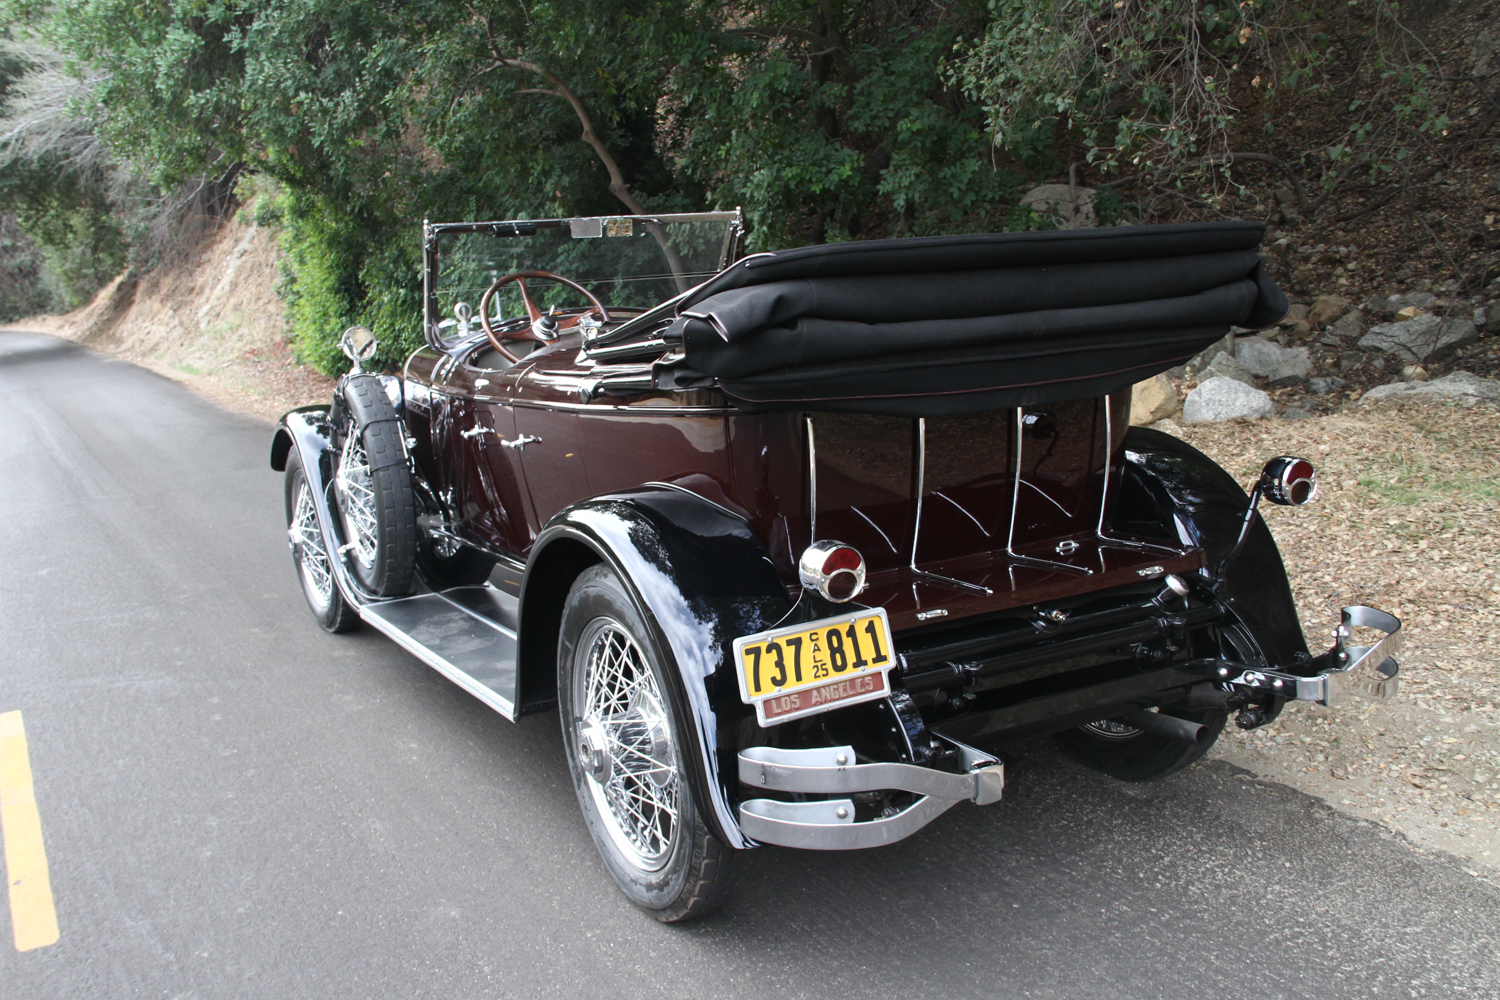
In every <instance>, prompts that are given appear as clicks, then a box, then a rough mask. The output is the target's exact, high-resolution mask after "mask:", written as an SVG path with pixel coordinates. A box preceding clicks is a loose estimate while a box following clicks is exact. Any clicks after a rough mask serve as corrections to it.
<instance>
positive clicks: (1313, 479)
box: [1260, 455, 1318, 507]
mask: <svg viewBox="0 0 1500 1000" xmlns="http://www.w3.org/2000/svg"><path fill="white" fill-rule="evenodd" d="M1260 476H1261V478H1260V485H1261V493H1262V494H1263V495H1264V496H1265V498H1266V499H1267V500H1269V501H1271V502H1272V503H1277V504H1281V505H1282V506H1284V507H1300V506H1301V505H1302V504H1305V503H1307V502H1308V501H1309V500H1311V499H1312V498H1313V497H1315V496H1317V495H1318V472H1317V470H1316V469H1314V468H1313V464H1312V463H1311V462H1309V461H1308V460H1307V459H1305V458H1297V457H1295V456H1293V455H1282V456H1281V457H1280V458H1273V459H1271V460H1270V461H1269V462H1267V463H1266V467H1265V471H1263V472H1262V473H1261V474H1260Z"/></svg>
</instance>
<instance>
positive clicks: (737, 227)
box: [422, 208, 745, 352]
mask: <svg viewBox="0 0 1500 1000" xmlns="http://www.w3.org/2000/svg"><path fill="white" fill-rule="evenodd" d="M615 219H620V220H628V221H630V222H639V223H642V224H644V225H647V226H651V225H660V224H668V223H674V222H727V223H728V224H729V225H727V226H726V227H725V232H724V245H723V248H722V250H721V252H720V254H719V261H718V265H719V270H720V271H722V270H723V269H724V268H726V267H728V266H729V265H730V264H732V263H734V261H735V260H736V259H737V257H738V253H739V243H740V239H741V238H742V237H743V236H744V232H745V217H744V213H743V212H741V210H740V209H738V208H736V209H735V210H734V211H732V212H676V213H662V214H659V215H590V216H577V217H574V218H560V219H505V220H499V221H492V222H431V221H427V220H423V223H422V313H423V316H422V329H423V332H424V333H425V335H426V338H427V343H428V345H429V346H431V347H432V348H433V349H434V350H437V351H443V352H447V351H450V350H452V349H453V348H454V347H455V346H457V345H458V344H460V343H464V342H467V341H469V340H471V339H473V337H472V335H470V336H467V337H460V338H456V339H454V340H445V339H444V338H443V336H442V334H441V332H440V331H439V329H438V324H439V323H441V322H442V320H443V318H444V317H443V316H442V315H440V314H439V309H438V295H437V277H438V268H439V266H440V264H441V261H440V260H439V253H438V243H439V239H440V238H441V237H443V236H445V235H450V234H460V233H491V234H493V235H495V236H500V237H504V236H530V235H533V234H534V233H536V232H537V231H539V230H544V229H571V230H573V232H574V233H575V238H586V237H579V236H577V234H578V232H579V230H580V229H583V230H584V231H587V229H589V228H591V227H598V228H602V227H603V226H604V225H606V224H607V223H608V222H610V221H611V220H615ZM680 297H681V294H679V295H678V296H675V298H680ZM667 301H671V299H668V300H667ZM652 305H653V307H654V306H656V305H658V304H657V303H653V304H652Z"/></svg>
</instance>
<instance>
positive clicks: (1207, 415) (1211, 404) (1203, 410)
mask: <svg viewBox="0 0 1500 1000" xmlns="http://www.w3.org/2000/svg"><path fill="white" fill-rule="evenodd" d="M1275 413H1276V404H1274V403H1272V402H1271V397H1270V396H1269V395H1268V394H1267V393H1264V392H1261V391H1260V390H1259V389H1255V388H1252V387H1251V386H1248V385H1246V384H1245V383H1243V382H1236V381H1235V380H1234V379H1232V378H1225V377H1224V376H1222V375H1219V376H1215V377H1214V378H1211V379H1209V380H1208V381H1207V382H1204V383H1203V384H1201V385H1199V386H1198V388H1196V389H1194V390H1193V391H1192V392H1190V393H1188V398H1187V401H1186V402H1185V403H1184V404H1183V407H1182V420H1183V422H1184V423H1188V424H1203V423H1218V422H1219V421H1222V420H1234V419H1237V418H1246V419H1249V420H1260V419H1263V418H1265V417H1269V416H1273V415H1275Z"/></svg>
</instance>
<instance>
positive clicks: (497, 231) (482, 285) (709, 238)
mask: <svg viewBox="0 0 1500 1000" xmlns="http://www.w3.org/2000/svg"><path fill="white" fill-rule="evenodd" d="M428 233H429V240H428V247H429V255H428V262H427V270H428V286H427V288H428V294H427V304H428V309H429V310H430V312H429V315H428V323H429V324H435V325H436V327H437V338H438V340H440V341H443V342H448V343H451V342H453V341H455V340H457V339H461V338H462V337H463V336H465V335H467V334H469V333H473V332H475V331H477V330H479V329H480V326H479V304H480V300H481V299H482V298H483V297H484V293H485V291H486V290H487V289H488V288H489V287H490V285H491V284H492V283H493V282H494V281H495V280H496V279H497V278H500V277H502V276H503V275H507V274H511V273H513V272H515V271H551V272H552V273H554V274H560V275H562V276H563V277H565V278H572V279H573V280H574V281H576V282H578V283H579V284H581V285H583V286H584V287H585V288H587V289H588V290H589V291H590V292H591V293H593V294H594V295H595V296H596V297H597V298H598V299H599V300H600V301H601V302H603V303H604V305H605V306H606V307H608V308H611V309H622V310H631V311H632V312H633V311H635V310H642V309H649V308H650V307H652V306H654V305H656V304H658V303H660V302H664V301H666V300H667V299H670V298H673V297H674V296H676V295H679V294H680V293H682V292H685V291H687V290H688V289H689V288H692V287H693V286H695V285H698V284H701V283H702V282H704V281H706V280H708V279H709V278H711V277H712V276H713V275H715V274H717V273H718V272H719V271H721V270H723V269H724V268H725V267H727V266H728V265H729V263H730V262H731V261H730V258H731V257H732V256H733V255H734V252H735V243H736V241H737V239H738V237H739V233H740V215H739V213H738V212H703V213H695V214H691V215H660V216H650V217H648V216H610V217H604V218H585V219H541V220H533V221H520V222H479V223H459V224H445V225H434V226H430V227H429V229H428ZM434 251H435V253H434ZM526 286H527V290H528V292H529V293H530V295H531V298H532V301H533V302H535V303H536V304H537V305H538V306H539V307H540V308H542V309H544V310H545V309H548V308H550V307H554V306H555V307H557V308H559V309H569V308H582V307H585V306H587V305H588V304H589V303H588V300H587V299H585V298H584V297H583V296H582V295H580V294H579V293H578V292H577V291H575V290H573V289H571V288H568V287H567V286H566V285H562V284H559V283H558V282H555V281H547V280H545V279H527V281H526ZM524 315H525V307H524V306H523V304H522V302H521V295H520V290H519V288H518V286H517V285H516V284H515V283H511V284H508V285H506V286H504V287H502V288H501V289H499V290H498V291H497V292H496V293H495V296H494V299H493V300H492V301H491V304H490V321H491V323H496V322H499V321H501V320H505V319H515V318H519V317H522V316H524ZM469 317H472V318H469ZM429 328H430V327H429Z"/></svg>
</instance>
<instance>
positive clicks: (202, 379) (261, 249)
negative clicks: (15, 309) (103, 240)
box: [9, 213, 333, 421]
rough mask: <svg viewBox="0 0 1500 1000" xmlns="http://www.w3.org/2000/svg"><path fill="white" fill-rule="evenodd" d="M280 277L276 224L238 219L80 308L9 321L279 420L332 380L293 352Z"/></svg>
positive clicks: (321, 396)
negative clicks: (176, 258)
mask: <svg viewBox="0 0 1500 1000" xmlns="http://www.w3.org/2000/svg"><path fill="white" fill-rule="evenodd" d="M243 215H244V213H242V217H243ZM280 280H281V264H280V253H279V251H278V249H277V246H276V236H275V233H274V232H273V231H271V230H267V229H263V228H261V227H259V226H256V225H254V224H253V223H250V224H242V223H240V222H235V221H231V222H226V223H224V224H223V225H222V226H221V227H219V228H218V229H217V230H216V231H214V232H213V233H212V234H211V235H210V236H209V238H208V239H207V240H205V241H204V242H203V243H202V244H201V245H200V246H198V247H195V248H191V249H190V250H189V251H188V253H187V254H186V256H185V257H184V258H182V259H181V260H180V262H179V263H176V264H175V265H174V266H171V267H167V268H159V269H157V270H155V271H152V272H151V273H149V274H147V275H145V276H144V277H140V278H137V277H136V276H135V275H132V274H128V273H127V274H123V275H121V276H120V277H118V278H116V279H115V280H114V281H112V282H110V283H109V284H108V285H106V286H105V287H104V288H103V289H102V290H101V291H100V292H99V294H98V295H96V296H94V300H93V301H92V302H90V303H89V304H88V305H87V306H85V307H84V308H82V309H79V310H77V311H76V312H72V313H68V314H66V315H63V316H33V317H29V318H27V319H24V320H21V321H19V322H16V323H13V324H10V326H9V328H10V329H18V330H36V331H40V332H42V333H50V334H53V335H55V336H59V337H64V338H67V339H69V340H74V341H77V342H78V343H81V344H86V345H88V346H89V347H91V348H94V349H95V350H99V351H104V352H107V353H110V354H113V355H116V356H117V357H121V358H124V359H126V360H128V361H131V362H134V363H135V364H138V365H141V366H142V367H144V368H149V369H151V370H152V371H155V372H157V373H158V374H161V375H165V376H167V377H168V378H171V379H174V380H176V381H178V382H183V383H185V384H187V385H188V386H189V387H191V388H192V389H193V390H194V391H195V392H199V393H201V394H203V395H205V396H207V397H209V398H210V399H213V400H214V401H215V402H218V403H220V404H221V405H223V406H225V407H227V408H229V409H233V410H237V411H239V412H242V413H246V414H249V415H253V416H256V417H259V418H262V419H265V420H267V421H272V420H275V419H276V418H277V417H278V416H280V415H281V414H282V413H284V412H285V411H286V410H288V409H290V408H291V407H293V406H300V405H302V404H304V403H313V402H321V401H326V400H327V399H328V398H329V393H330V391H331V389H332V386H333V380H331V379H328V378H325V377H324V376H322V375H319V374H318V373H316V372H314V371H312V370H311V369H308V368H304V367H303V366H301V365H299V364H297V363H296V362H295V361H294V360H293V358H292V351H291V348H290V347H289V346H288V343H287V324H286V321H285V319H284V318H283V317H284V313H285V305H284V304H283V303H282V301H281V299H280V298H278V297H277V295H276V286H277V285H278V284H279V282H280Z"/></svg>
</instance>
